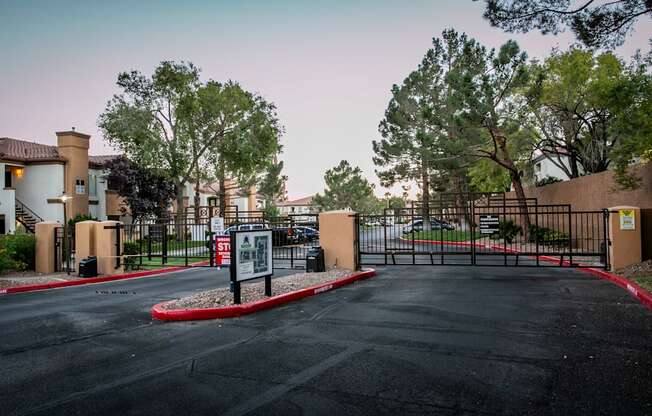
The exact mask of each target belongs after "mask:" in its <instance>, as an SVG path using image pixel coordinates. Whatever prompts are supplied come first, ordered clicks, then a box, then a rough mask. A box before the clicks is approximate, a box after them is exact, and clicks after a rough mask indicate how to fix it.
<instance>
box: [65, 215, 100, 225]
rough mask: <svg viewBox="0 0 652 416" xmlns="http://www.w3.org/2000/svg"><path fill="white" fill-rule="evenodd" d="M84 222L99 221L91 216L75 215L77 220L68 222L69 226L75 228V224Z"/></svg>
mask: <svg viewBox="0 0 652 416" xmlns="http://www.w3.org/2000/svg"><path fill="white" fill-rule="evenodd" d="M82 221H97V218H95V217H93V216H90V215H82V214H77V215H75V218H71V219H69V220H68V225H69V226H71V227H74V226H75V224H77V223H78V222H82Z"/></svg>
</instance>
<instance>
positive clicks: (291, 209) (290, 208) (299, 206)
mask: <svg viewBox="0 0 652 416" xmlns="http://www.w3.org/2000/svg"><path fill="white" fill-rule="evenodd" d="M313 198H314V195H312V196H306V197H304V198H299V199H294V200H292V201H282V202H278V203H277V204H276V206H277V207H278V208H279V210H280V211H281V214H282V215H298V214H316V213H318V212H319V210H318V209H317V208H316V207H314V206H313V205H312V199H313Z"/></svg>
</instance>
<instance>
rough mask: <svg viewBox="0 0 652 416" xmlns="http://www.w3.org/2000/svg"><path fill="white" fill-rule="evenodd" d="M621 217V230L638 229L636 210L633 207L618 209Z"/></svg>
mask: <svg viewBox="0 0 652 416" xmlns="http://www.w3.org/2000/svg"><path fill="white" fill-rule="evenodd" d="M618 216H619V217H620V229H621V230H635V229H636V211H634V210H633V209H621V210H619V211H618Z"/></svg>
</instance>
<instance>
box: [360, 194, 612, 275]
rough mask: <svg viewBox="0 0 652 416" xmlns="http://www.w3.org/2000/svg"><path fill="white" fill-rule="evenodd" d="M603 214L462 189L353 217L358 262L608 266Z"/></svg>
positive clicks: (606, 215)
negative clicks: (455, 193) (446, 195)
mask: <svg viewBox="0 0 652 416" xmlns="http://www.w3.org/2000/svg"><path fill="white" fill-rule="evenodd" d="M607 221H608V212H607V211H606V210H600V211H573V210H572V209H571V207H570V205H539V204H538V203H537V200H536V199H527V200H525V201H518V200H516V199H508V198H505V197H504V196H502V197H501V196H494V195H486V194H464V195H463V198H448V199H445V198H442V199H440V200H438V201H432V202H431V203H430V204H429V206H428V207H426V208H425V209H424V207H423V206H415V207H411V208H401V209H386V210H385V212H384V213H383V214H375V215H369V214H359V215H358V216H357V230H358V236H357V238H358V252H359V255H358V261H359V264H362V265H379V264H384V265H391V264H423V265H448V264H450V265H487V266H496V265H500V266H567V267H571V266H593V267H605V268H606V267H608V264H609V261H608V241H609V238H608V234H607V230H608V226H607Z"/></svg>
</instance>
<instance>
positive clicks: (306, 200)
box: [276, 195, 314, 207]
mask: <svg viewBox="0 0 652 416" xmlns="http://www.w3.org/2000/svg"><path fill="white" fill-rule="evenodd" d="M312 198H314V195H310V196H306V197H303V198H299V199H295V200H293V201H282V202H278V203H277V204H276V206H277V207H292V206H303V205H310V204H312Z"/></svg>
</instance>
